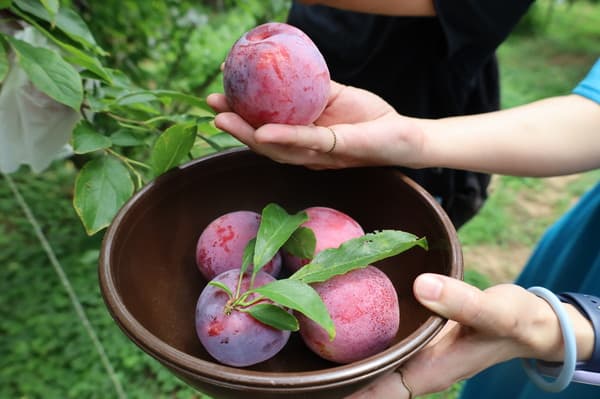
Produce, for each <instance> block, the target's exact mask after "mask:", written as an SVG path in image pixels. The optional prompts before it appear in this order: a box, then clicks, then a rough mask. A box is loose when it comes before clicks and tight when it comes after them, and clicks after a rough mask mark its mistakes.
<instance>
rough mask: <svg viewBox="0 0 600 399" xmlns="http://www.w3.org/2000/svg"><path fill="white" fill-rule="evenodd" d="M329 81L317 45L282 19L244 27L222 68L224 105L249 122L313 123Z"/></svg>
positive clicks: (324, 102) (321, 104)
mask: <svg viewBox="0 0 600 399" xmlns="http://www.w3.org/2000/svg"><path fill="white" fill-rule="evenodd" d="M329 85H330V76H329V69H328V68H327V64H326V62H325V59H324V58H323V55H322V54H321V53H320V51H319V49H318V48H317V46H316V45H315V44H314V43H313V41H312V40H311V39H310V38H309V37H308V36H307V35H306V34H305V33H304V32H302V31H301V30H300V29H298V28H296V27H294V26H291V25H288V24H285V23H278V22H269V23H266V24H262V25H259V26H257V27H255V28H253V29H251V30H250V31H248V32H246V33H245V34H244V35H242V37H240V38H239V39H238V40H237V41H236V42H235V43H234V45H233V46H232V48H231V50H230V52H229V54H228V55H227V58H226V59H225V64H224V67H223V87H224V91H225V97H226V98H227V102H228V104H229V106H230V107H231V109H233V110H234V111H235V112H236V113H237V114H239V115H240V116H241V117H242V118H244V120H246V121H247V122H248V123H249V124H251V125H252V126H254V127H259V126H261V125H263V124H265V123H287V124H293V125H308V124H311V123H313V122H314V121H315V120H316V119H317V118H318V117H319V115H321V113H322V112H323V109H324V108H325V105H326V104H327V100H328V98H329Z"/></svg>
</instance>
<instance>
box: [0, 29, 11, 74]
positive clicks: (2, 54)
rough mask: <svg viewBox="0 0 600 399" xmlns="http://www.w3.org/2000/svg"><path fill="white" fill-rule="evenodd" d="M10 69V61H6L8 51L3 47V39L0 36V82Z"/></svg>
mask: <svg viewBox="0 0 600 399" xmlns="http://www.w3.org/2000/svg"><path fill="white" fill-rule="evenodd" d="M9 69H10V63H9V62H8V53H7V52H6V48H4V40H2V37H1V36H0V83H2V82H4V79H6V75H8V71H9Z"/></svg>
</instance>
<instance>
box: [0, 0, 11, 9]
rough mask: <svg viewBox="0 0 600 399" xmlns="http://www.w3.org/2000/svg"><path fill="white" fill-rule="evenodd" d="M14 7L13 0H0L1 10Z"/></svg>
mask: <svg viewBox="0 0 600 399" xmlns="http://www.w3.org/2000/svg"><path fill="white" fill-rule="evenodd" d="M11 5H12V0H0V10H4V9H6V8H9V7H10V6H11Z"/></svg>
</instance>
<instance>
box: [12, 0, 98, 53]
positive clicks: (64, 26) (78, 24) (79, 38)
mask: <svg viewBox="0 0 600 399" xmlns="http://www.w3.org/2000/svg"><path fill="white" fill-rule="evenodd" d="M54 1H56V0H54ZM52 2H53V1H52ZM13 4H14V5H16V6H17V7H18V8H19V9H20V10H21V11H24V12H26V13H28V14H31V15H33V16H34V17H37V18H39V19H41V20H43V21H46V22H49V23H50V24H52V25H53V26H56V27H57V28H58V29H59V30H61V31H62V32H63V33H64V34H65V35H67V36H68V37H70V38H71V39H73V40H74V41H76V42H77V43H79V44H81V45H83V46H84V47H86V48H90V49H92V50H93V51H94V52H95V53H96V54H99V55H106V52H105V51H104V50H102V49H101V48H100V47H99V46H98V45H97V44H96V40H95V39H94V36H93V35H92V33H91V32H90V29H89V28H88V26H87V24H86V23H85V21H84V20H83V19H82V18H81V17H80V16H79V14H77V13H76V12H75V11H73V10H72V9H70V8H67V7H60V8H58V10H57V13H56V15H55V16H52V15H51V13H50V12H48V10H47V8H46V7H45V6H44V5H42V3H40V1H37V0H14V1H13Z"/></svg>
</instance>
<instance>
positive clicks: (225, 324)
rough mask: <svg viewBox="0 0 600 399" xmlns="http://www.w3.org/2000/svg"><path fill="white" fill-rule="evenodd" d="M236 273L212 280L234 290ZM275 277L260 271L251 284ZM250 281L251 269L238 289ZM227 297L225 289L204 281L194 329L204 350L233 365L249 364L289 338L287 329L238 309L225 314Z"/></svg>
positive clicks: (244, 288)
mask: <svg viewBox="0 0 600 399" xmlns="http://www.w3.org/2000/svg"><path fill="white" fill-rule="evenodd" d="M239 277H240V271H239V270H228V271H226V272H224V273H221V274H219V275H218V276H217V277H215V278H214V280H213V281H218V282H221V283H222V284H225V285H226V286H227V287H228V288H229V289H230V290H231V291H232V292H235V290H236V286H237V283H238V279H239ZM274 280H275V278H274V277H273V276H271V275H270V274H267V273H264V272H262V271H260V272H258V273H257V275H256V278H255V280H254V287H260V286H261V285H264V284H267V283H270V282H271V281H274ZM249 285H250V273H246V274H244V277H243V278H242V285H241V291H240V292H245V291H247V290H248V287H249ZM229 299H230V298H229V296H228V295H227V293H226V292H225V291H223V290H222V289H221V288H218V287H215V286H212V285H207V286H206V287H205V288H204V290H202V293H201V294H200V297H199V298H198V302H197V305H196V333H197V335H198V338H199V339H200V342H201V343H202V345H203V346H204V348H205V349H206V350H207V352H208V353H209V354H210V355H211V356H212V357H214V358H215V359H216V360H218V361H219V362H221V363H223V364H226V365H229V366H235V367H246V366H250V365H253V364H257V363H260V362H262V361H265V360H267V359H270V358H271V357H273V356H275V355H276V354H277V353H278V352H279V351H280V350H281V349H282V348H283V347H284V346H285V344H286V343H287V342H288V340H289V338H290V332H289V331H282V330H278V329H275V328H272V327H270V326H267V325H266V324H263V323H261V322H259V321H258V320H256V319H255V318H253V317H252V316H250V315H249V314H248V313H245V312H241V311H239V310H235V309H234V310H232V311H231V312H230V313H229V314H228V312H226V305H227V303H228V301H229ZM248 299H249V300H251V299H252V296H250V297H249V298H248ZM267 302H269V301H267ZM270 303H272V302H270Z"/></svg>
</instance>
